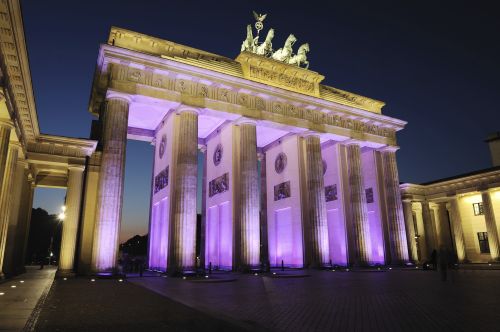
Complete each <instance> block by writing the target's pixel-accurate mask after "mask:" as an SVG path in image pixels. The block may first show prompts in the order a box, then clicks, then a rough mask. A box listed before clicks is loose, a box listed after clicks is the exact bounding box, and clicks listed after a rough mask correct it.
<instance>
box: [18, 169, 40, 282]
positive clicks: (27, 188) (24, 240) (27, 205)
mask: <svg viewBox="0 0 500 332" xmlns="http://www.w3.org/2000/svg"><path fill="white" fill-rule="evenodd" d="M34 191H35V183H34V180H33V178H32V176H31V173H30V170H29V168H27V169H25V179H24V189H23V198H22V202H21V208H20V217H19V218H20V220H19V222H20V224H21V226H20V227H19V232H18V236H19V239H18V241H17V242H18V244H19V245H18V246H17V248H18V249H16V252H17V253H16V263H15V264H16V273H23V272H25V268H24V263H25V261H26V250H27V246H28V236H29V231H30V222H31V211H32V207H33V193H34Z"/></svg>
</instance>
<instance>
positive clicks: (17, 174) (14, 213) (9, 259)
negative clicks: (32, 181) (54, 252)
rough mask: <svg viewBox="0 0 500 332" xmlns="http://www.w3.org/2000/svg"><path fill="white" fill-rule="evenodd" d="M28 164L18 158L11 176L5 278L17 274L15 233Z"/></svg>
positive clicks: (4, 266) (4, 265) (18, 223)
mask: <svg viewBox="0 0 500 332" xmlns="http://www.w3.org/2000/svg"><path fill="white" fill-rule="evenodd" d="M27 165H28V163H27V162H26V160H21V159H19V158H18V160H17V162H16V166H15V170H14V174H13V179H12V181H13V182H12V185H11V190H12V191H11V192H10V195H11V200H10V207H9V208H10V211H9V219H8V225H7V238H6V242H5V253H4V264H3V272H4V273H5V275H7V276H13V275H15V274H17V273H16V272H17V271H16V266H15V256H16V249H17V247H18V245H17V232H18V227H19V226H20V222H19V212H20V211H19V210H20V206H21V195H22V192H23V179H24V169H25V168H26V167H27Z"/></svg>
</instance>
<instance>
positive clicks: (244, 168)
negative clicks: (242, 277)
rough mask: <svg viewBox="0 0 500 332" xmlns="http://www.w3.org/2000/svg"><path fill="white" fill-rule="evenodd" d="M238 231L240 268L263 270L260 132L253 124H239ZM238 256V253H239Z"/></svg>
mask: <svg viewBox="0 0 500 332" xmlns="http://www.w3.org/2000/svg"><path fill="white" fill-rule="evenodd" d="M239 168H240V169H239V171H240V172H239V176H240V178H239V190H240V193H239V205H240V206H239V209H238V210H239V216H238V219H239V227H237V228H236V229H237V230H239V232H240V234H239V236H237V237H236V239H238V238H239V240H240V248H239V254H240V256H239V258H237V261H239V262H238V263H239V264H238V265H239V267H240V268H243V269H247V268H250V269H251V268H258V267H259V266H260V220H259V184H258V181H259V175H258V172H257V130H256V126H255V123H254V122H241V123H240V124H239ZM237 252H238V251H237Z"/></svg>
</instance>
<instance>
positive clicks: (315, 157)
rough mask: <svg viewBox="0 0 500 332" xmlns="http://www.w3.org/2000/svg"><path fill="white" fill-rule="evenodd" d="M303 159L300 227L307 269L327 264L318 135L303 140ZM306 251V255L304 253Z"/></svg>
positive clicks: (322, 183) (326, 233)
mask: <svg viewBox="0 0 500 332" xmlns="http://www.w3.org/2000/svg"><path fill="white" fill-rule="evenodd" d="M304 144H305V151H304V153H305V157H306V182H307V183H306V184H307V204H308V206H307V216H306V220H304V221H303V223H304V226H303V227H304V235H305V237H306V241H305V242H306V243H305V244H306V245H305V248H306V257H307V259H308V260H309V261H308V262H307V263H308V265H309V266H311V267H321V266H325V265H327V264H329V261H330V250H329V245H328V224H327V219H326V201H325V185H324V179H323V159H322V157H321V144H320V139H319V136H318V135H308V136H306V137H304ZM307 251H309V252H307Z"/></svg>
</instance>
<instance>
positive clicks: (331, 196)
mask: <svg viewBox="0 0 500 332" xmlns="http://www.w3.org/2000/svg"><path fill="white" fill-rule="evenodd" d="M325 199H326V201H327V202H331V201H336V200H337V185H336V184H332V185H331V186H326V187H325Z"/></svg>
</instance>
